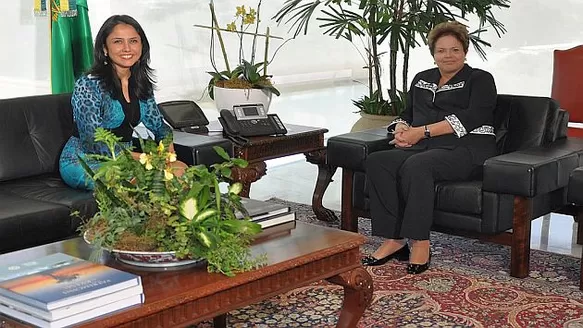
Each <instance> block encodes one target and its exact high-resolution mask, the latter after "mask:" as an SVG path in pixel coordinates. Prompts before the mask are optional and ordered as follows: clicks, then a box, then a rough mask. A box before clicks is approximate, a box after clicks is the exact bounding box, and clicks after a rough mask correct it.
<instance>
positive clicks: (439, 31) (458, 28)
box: [427, 21, 470, 56]
mask: <svg viewBox="0 0 583 328" xmlns="http://www.w3.org/2000/svg"><path fill="white" fill-rule="evenodd" d="M446 35H451V36H453V37H454V38H456V39H458V41H459V42H460V43H461V44H462V46H463V48H464V52H465V53H468V48H469V47H470V35H469V33H468V29H467V28H466V26H465V25H463V24H462V23H459V22H456V21H451V22H443V23H439V24H437V25H436V26H435V27H434V28H433V29H432V30H431V32H429V35H428V36H427V43H428V44H429V52H431V56H433V53H434V51H435V43H436V42H437V40H438V39H439V38H441V37H442V36H446Z"/></svg>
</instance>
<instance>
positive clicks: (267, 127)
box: [219, 104, 287, 137]
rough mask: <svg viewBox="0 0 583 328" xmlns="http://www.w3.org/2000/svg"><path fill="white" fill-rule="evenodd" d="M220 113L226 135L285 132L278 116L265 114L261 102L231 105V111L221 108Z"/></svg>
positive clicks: (276, 133)
mask: <svg viewBox="0 0 583 328" xmlns="http://www.w3.org/2000/svg"><path fill="white" fill-rule="evenodd" d="M233 112H234V114H233ZM220 115H221V117H219V122H220V123H221V125H222V126H223V129H224V131H225V133H226V134H227V135H231V136H241V137H255V136H268V135H283V134H286V133H287V129H286V128H285V126H284V125H283V123H282V122H281V120H280V119H279V116H277V115H276V114H266V113H265V110H264V108H263V105H261V104H254V105H241V106H233V111H230V110H227V109H222V110H221V111H220Z"/></svg>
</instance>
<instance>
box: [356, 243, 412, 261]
mask: <svg viewBox="0 0 583 328" xmlns="http://www.w3.org/2000/svg"><path fill="white" fill-rule="evenodd" d="M391 259H397V260H399V261H408V260H409V247H408V246H407V244H405V245H403V247H401V248H399V250H398V251H396V252H394V253H392V254H389V255H387V256H385V257H383V258H380V259H377V258H374V257H372V256H366V257H364V258H362V259H361V260H360V263H362V265H364V266H378V265H383V264H385V263H387V262H388V261H389V260H391Z"/></svg>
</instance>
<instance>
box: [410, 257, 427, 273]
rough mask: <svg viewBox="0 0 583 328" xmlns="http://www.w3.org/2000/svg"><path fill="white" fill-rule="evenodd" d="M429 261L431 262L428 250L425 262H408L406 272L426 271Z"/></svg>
mask: <svg viewBox="0 0 583 328" xmlns="http://www.w3.org/2000/svg"><path fill="white" fill-rule="evenodd" d="M430 263H431V252H429V259H427V262H425V263H423V264H415V263H409V265H407V273H409V274H420V273H423V272H425V271H427V269H429V264H430Z"/></svg>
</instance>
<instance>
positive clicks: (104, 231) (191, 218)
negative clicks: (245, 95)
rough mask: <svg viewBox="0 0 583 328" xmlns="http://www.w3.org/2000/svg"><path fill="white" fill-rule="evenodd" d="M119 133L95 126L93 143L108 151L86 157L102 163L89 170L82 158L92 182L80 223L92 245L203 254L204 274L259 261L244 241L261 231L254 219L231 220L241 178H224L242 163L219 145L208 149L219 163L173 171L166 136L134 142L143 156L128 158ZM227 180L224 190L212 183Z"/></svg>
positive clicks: (237, 209) (192, 255) (173, 158)
mask: <svg viewBox="0 0 583 328" xmlns="http://www.w3.org/2000/svg"><path fill="white" fill-rule="evenodd" d="M120 140H121V139H120V138H118V137H116V136H115V135H114V134H113V133H112V132H110V131H107V130H105V129H101V128H99V129H97V130H96V132H95V141H96V142H103V143H104V144H105V145H106V146H107V148H108V150H109V154H107V155H89V156H91V157H90V159H92V160H97V161H99V162H100V163H101V164H100V166H99V168H98V169H97V170H95V171H93V170H92V169H91V168H90V167H89V166H88V165H87V162H85V161H83V160H82V163H83V165H84V169H85V171H86V172H87V173H88V175H89V176H90V178H91V179H92V180H93V181H94V184H95V198H96V201H97V204H98V207H99V211H98V213H96V214H95V216H93V217H92V218H90V219H89V220H88V221H87V222H85V223H84V225H83V226H82V232H83V233H87V236H88V238H87V239H88V240H89V241H90V242H91V243H92V244H93V245H95V246H96V249H98V250H101V249H109V250H112V249H121V250H126V251H160V252H169V251H173V252H175V253H176V257H178V258H180V259H202V258H204V259H206V260H207V262H208V270H209V272H221V273H224V274H226V275H233V274H235V273H236V272H240V271H245V270H250V269H253V268H255V267H257V266H260V265H261V264H262V262H263V261H264V259H262V258H261V256H259V257H252V256H251V255H250V250H249V245H250V242H251V240H252V238H253V236H254V235H255V234H256V233H258V232H260V231H261V228H260V226H259V225H258V224H256V223H253V222H251V221H249V220H247V219H238V218H237V216H236V213H237V212H241V213H244V214H246V211H245V209H244V208H243V206H242V205H241V198H240V197H239V196H238V194H239V192H240V191H241V190H242V185H241V184H240V183H230V180H229V177H230V175H231V170H232V168H233V167H235V166H237V167H245V166H246V165H247V162H246V161H245V160H242V159H237V158H229V156H228V154H227V153H226V152H225V150H224V149H222V148H220V147H216V148H215V151H216V152H217V153H218V154H219V155H220V156H221V157H222V158H223V159H225V162H223V163H219V164H213V165H212V166H211V167H210V169H209V168H208V167H206V166H204V165H197V166H190V167H188V168H187V169H186V170H185V171H184V173H183V174H182V175H180V176H179V175H178V174H175V172H174V171H173V169H172V162H174V161H176V154H174V153H172V152H169V151H168V146H169V145H170V143H171V142H172V140H171V137H168V138H166V139H164V140H162V141H160V142H159V143H156V142H155V141H154V140H151V139H147V140H142V139H141V140H140V144H141V149H142V151H143V153H142V154H141V155H140V156H139V158H134V157H133V156H132V153H131V151H130V149H128V148H124V146H123V145H122V144H121V143H120ZM222 182H228V183H229V185H228V188H227V192H225V193H221V192H220V188H219V184H220V183H222Z"/></svg>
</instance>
